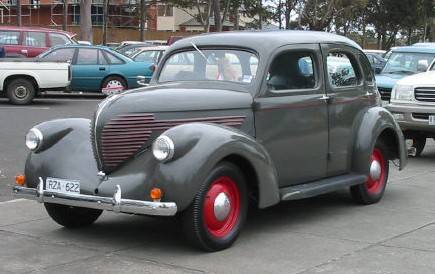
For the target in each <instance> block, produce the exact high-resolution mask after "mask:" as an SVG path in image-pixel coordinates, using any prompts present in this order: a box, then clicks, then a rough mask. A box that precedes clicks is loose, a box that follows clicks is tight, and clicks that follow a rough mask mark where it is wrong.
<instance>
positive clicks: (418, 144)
mask: <svg viewBox="0 0 435 274" xmlns="http://www.w3.org/2000/svg"><path fill="white" fill-rule="evenodd" d="M411 140H412V145H411V146H412V147H414V148H415V157H420V155H421V153H422V152H423V149H424V147H425V146H426V137H425V136H420V135H418V136H414V137H413V138H412V139H411Z"/></svg>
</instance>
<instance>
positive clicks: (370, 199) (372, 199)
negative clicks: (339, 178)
mask: <svg viewBox="0 0 435 274" xmlns="http://www.w3.org/2000/svg"><path fill="white" fill-rule="evenodd" d="M387 151H388V150H387V146H386V145H385V144H384V143H383V142H382V141H378V142H377V143H376V145H375V148H374V149H373V152H372V155H371V157H370V172H369V177H368V180H367V182H366V183H364V184H360V185H356V186H352V187H351V188H350V192H351V194H352V197H353V199H354V200H355V201H356V202H357V203H360V204H364V205H369V204H374V203H377V202H379V201H380V200H381V199H382V197H383V195H384V192H385V187H386V185H387V181H388V172H389V165H388V159H387V157H386V156H387V155H388V154H387Z"/></svg>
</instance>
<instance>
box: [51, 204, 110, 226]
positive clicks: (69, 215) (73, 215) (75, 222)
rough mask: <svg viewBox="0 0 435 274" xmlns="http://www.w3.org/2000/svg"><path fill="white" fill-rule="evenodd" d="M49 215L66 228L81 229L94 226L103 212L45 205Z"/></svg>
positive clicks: (58, 205)
mask: <svg viewBox="0 0 435 274" xmlns="http://www.w3.org/2000/svg"><path fill="white" fill-rule="evenodd" d="M44 206H45V209H46V210H47V213H48V215H50V217H51V218H52V219H53V220H54V221H55V222H56V223H58V224H60V225H62V226H64V227H66V228H79V227H84V226H88V225H91V224H93V223H94V222H95V221H96V220H97V219H98V217H100V215H101V213H102V212H103V211H102V210H99V209H92V208H84V207H73V206H67V205H60V204H50V203H44Z"/></svg>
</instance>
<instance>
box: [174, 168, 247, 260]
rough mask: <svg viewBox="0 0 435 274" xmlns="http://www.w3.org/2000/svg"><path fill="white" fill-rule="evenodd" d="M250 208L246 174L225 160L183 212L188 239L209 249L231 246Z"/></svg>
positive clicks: (213, 171)
mask: <svg viewBox="0 0 435 274" xmlns="http://www.w3.org/2000/svg"><path fill="white" fill-rule="evenodd" d="M247 211H248V197H247V189H246V182H245V178H244V176H243V174H242V172H241V171H240V169H239V168H238V167H237V166H235V165H234V164H232V163H228V162H222V163H221V164H219V165H217V166H216V167H215V168H214V169H213V170H212V172H211V173H210V175H209V177H208V179H207V180H206V181H205V183H204V184H203V185H202V187H201V189H200V190H199V192H198V193H197V195H196V196H195V198H194V200H193V202H192V204H191V205H190V206H189V207H188V208H187V209H186V210H185V211H184V212H183V215H182V221H183V229H184V233H185V234H186V236H187V239H188V240H189V241H190V242H191V243H192V244H193V245H195V246H197V247H199V248H201V249H203V250H205V251H209V252H212V251H218V250H222V249H226V248H228V247H230V246H231V245H232V244H233V243H234V241H235V240H236V239H237V237H238V235H239V233H240V230H241V229H242V227H243V225H244V223H245V221H246V216H247Z"/></svg>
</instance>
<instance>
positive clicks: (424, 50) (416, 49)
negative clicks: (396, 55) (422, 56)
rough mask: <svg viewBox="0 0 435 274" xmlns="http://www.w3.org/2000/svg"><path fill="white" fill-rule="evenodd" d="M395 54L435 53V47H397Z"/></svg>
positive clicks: (394, 50)
mask: <svg viewBox="0 0 435 274" xmlns="http://www.w3.org/2000/svg"><path fill="white" fill-rule="evenodd" d="M392 51H393V52H414V53H435V46H432V47H430V46H426V47H422V46H405V47H397V48H395V49H393V50H392Z"/></svg>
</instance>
